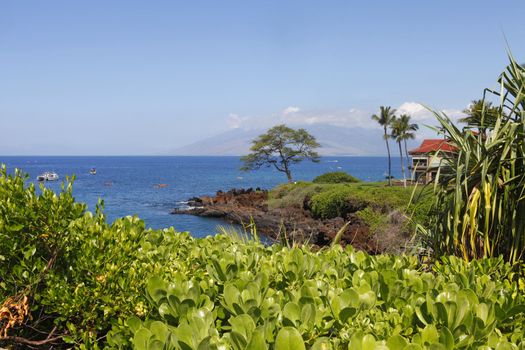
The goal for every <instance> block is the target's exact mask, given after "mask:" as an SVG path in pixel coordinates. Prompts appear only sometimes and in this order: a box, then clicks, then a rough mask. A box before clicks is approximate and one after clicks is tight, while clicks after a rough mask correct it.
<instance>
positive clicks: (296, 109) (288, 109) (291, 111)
mask: <svg viewBox="0 0 525 350" xmlns="http://www.w3.org/2000/svg"><path fill="white" fill-rule="evenodd" d="M300 110H301V109H300V108H299V107H294V106H289V107H286V108H285V109H284V110H283V114H284V115H289V114H294V113H297V112H299V111H300Z"/></svg>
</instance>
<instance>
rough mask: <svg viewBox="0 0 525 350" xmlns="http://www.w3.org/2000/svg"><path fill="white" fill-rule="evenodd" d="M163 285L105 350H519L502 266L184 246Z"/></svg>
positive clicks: (516, 302) (523, 299)
mask: <svg viewBox="0 0 525 350" xmlns="http://www.w3.org/2000/svg"><path fill="white" fill-rule="evenodd" d="M185 241H186V242H185V250H183V251H181V252H180V259H181V260H183V259H191V261H192V264H191V265H183V266H181V267H180V268H179V269H178V270H177V271H176V272H174V273H173V274H172V276H171V277H167V278H159V277H153V278H151V279H150V280H149V282H148V285H147V288H146V294H147V297H148V302H149V307H150V308H151V309H152V310H153V311H152V312H151V313H150V314H149V315H147V316H143V317H132V318H130V319H129V320H128V321H127V322H125V323H122V324H120V325H116V326H115V327H114V329H113V331H112V332H111V333H110V335H109V336H108V347H110V348H119V347H124V346H129V343H128V340H131V342H132V345H133V346H134V347H135V348H136V349H138V350H143V349H177V350H181V349H235V350H241V349H273V350H288V349H391V350H397V349H400V350H402V349H479V348H482V349H487V348H489V347H490V348H492V349H521V348H522V347H523V343H522V342H523V340H524V331H525V328H524V326H525V315H524V307H525V296H524V294H523V288H521V289H520V288H519V287H518V284H516V283H513V282H511V280H510V279H509V278H510V276H512V272H511V268H510V266H509V265H507V264H504V263H503V262H502V261H501V260H496V259H494V260H481V261H475V262H472V263H465V262H463V261H461V260H458V259H454V258H450V259H448V258H447V259H443V261H442V262H441V263H439V264H437V265H436V269H435V271H434V272H428V271H425V270H424V269H422V267H421V266H420V265H419V263H418V260H417V258H416V257H408V256H392V255H378V256H370V255H368V254H366V253H363V252H357V251H355V250H354V249H353V248H352V247H350V246H348V247H346V248H345V249H343V248H341V247H340V246H334V247H330V248H325V249H322V250H318V251H315V252H314V251H312V250H310V249H309V248H308V247H306V246H302V247H293V248H284V247H281V246H278V245H272V246H269V247H265V246H263V245H261V244H259V243H257V242H254V241H247V242H244V243H241V242H239V241H234V240H232V239H231V238H230V237H228V236H223V235H218V236H215V237H208V238H205V239H192V238H191V237H187V238H186V239H185Z"/></svg>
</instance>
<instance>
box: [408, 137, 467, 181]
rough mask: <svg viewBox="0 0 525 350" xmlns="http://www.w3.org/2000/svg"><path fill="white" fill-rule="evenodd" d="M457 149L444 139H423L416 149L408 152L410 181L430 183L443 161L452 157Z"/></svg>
mask: <svg viewBox="0 0 525 350" xmlns="http://www.w3.org/2000/svg"><path fill="white" fill-rule="evenodd" d="M456 150H457V148H456V147H455V146H454V145H453V144H452V143H451V142H450V141H449V140H446V139H425V140H423V142H422V143H421V145H420V146H419V147H418V148H414V149H412V150H410V151H408V154H410V155H411V156H412V165H411V166H410V169H411V171H412V179H413V180H415V181H418V182H421V183H429V182H432V181H433V180H434V179H435V178H436V174H437V172H438V170H439V168H440V167H442V166H443V159H445V158H450V157H451V156H453V155H454V153H455V152H456Z"/></svg>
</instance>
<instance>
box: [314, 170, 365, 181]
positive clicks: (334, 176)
mask: <svg viewBox="0 0 525 350" xmlns="http://www.w3.org/2000/svg"><path fill="white" fill-rule="evenodd" d="M352 182H361V180H359V179H358V178H356V177H353V176H352V175H350V174H348V173H345V172H344V171H333V172H329V173H325V174H323V175H319V176H318V177H316V178H315V179H314V180H313V183H316V184H339V183H352Z"/></svg>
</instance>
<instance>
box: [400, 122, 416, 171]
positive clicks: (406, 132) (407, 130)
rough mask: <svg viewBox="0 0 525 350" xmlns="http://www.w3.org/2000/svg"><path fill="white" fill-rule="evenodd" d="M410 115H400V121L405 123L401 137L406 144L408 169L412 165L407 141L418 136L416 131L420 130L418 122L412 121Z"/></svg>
mask: <svg viewBox="0 0 525 350" xmlns="http://www.w3.org/2000/svg"><path fill="white" fill-rule="evenodd" d="M410 119H411V117H410V115H408V114H401V115H400V116H399V120H400V123H402V125H403V128H402V129H403V133H402V135H401V139H402V140H403V143H404V146H405V157H406V161H407V169H408V167H409V166H410V157H409V155H408V149H407V141H408V140H413V139H415V138H416V134H415V132H416V131H417V130H419V125H417V124H416V123H411V122H410Z"/></svg>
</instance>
